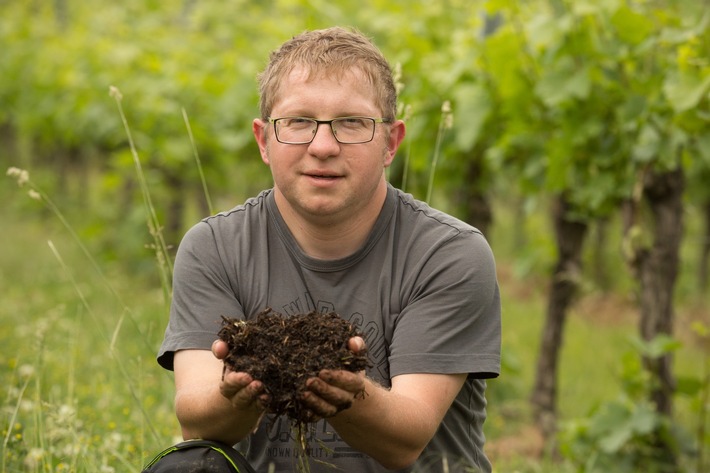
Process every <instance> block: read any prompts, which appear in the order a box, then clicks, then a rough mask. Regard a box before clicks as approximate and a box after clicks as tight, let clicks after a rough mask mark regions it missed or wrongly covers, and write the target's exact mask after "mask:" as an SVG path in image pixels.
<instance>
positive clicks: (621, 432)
mask: <svg viewBox="0 0 710 473" xmlns="http://www.w3.org/2000/svg"><path fill="white" fill-rule="evenodd" d="M632 435H633V431H632V430H631V429H630V428H629V426H628V425H624V426H621V427H619V428H617V429H615V430H612V431H611V432H610V433H609V434H608V435H606V436H604V437H602V438H601V439H600V440H599V448H600V449H601V450H602V451H604V452H605V453H616V452H618V451H619V450H621V448H622V447H623V446H624V445H626V442H628V441H629V440H630V439H631V436H632Z"/></svg>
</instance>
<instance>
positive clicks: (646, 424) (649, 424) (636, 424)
mask: <svg viewBox="0 0 710 473" xmlns="http://www.w3.org/2000/svg"><path fill="white" fill-rule="evenodd" d="M658 423H659V417H658V414H657V413H656V412H655V411H654V410H653V409H652V408H651V407H650V406H648V405H647V404H645V403H642V404H638V407H637V408H636V409H635V410H634V412H633V414H632V415H631V418H630V419H629V426H630V427H631V429H632V430H633V431H634V432H635V433H637V434H639V435H646V434H649V433H651V432H653V430H654V429H655V428H656V426H657V425H658Z"/></svg>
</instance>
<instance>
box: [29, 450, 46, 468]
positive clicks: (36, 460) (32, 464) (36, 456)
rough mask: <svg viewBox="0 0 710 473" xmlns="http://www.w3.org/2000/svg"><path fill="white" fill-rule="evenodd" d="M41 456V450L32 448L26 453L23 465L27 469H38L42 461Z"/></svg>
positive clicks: (42, 451)
mask: <svg viewBox="0 0 710 473" xmlns="http://www.w3.org/2000/svg"><path fill="white" fill-rule="evenodd" d="M43 456H44V450H42V449H41V448H33V449H31V450H30V451H29V452H28V453H27V456H26V457H25V461H24V464H25V466H26V467H27V468H28V469H32V470H34V469H36V468H37V467H39V464H40V461H41V460H42V457H43Z"/></svg>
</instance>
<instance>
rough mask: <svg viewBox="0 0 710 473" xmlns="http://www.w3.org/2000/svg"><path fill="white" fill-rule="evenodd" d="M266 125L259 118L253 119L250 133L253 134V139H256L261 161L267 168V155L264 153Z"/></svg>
mask: <svg viewBox="0 0 710 473" xmlns="http://www.w3.org/2000/svg"><path fill="white" fill-rule="evenodd" d="M268 125H269V124H268V123H266V122H264V121H263V120H261V119H259V118H255V119H254V121H253V122H252V124H251V131H252V132H253V133H254V139H256V144H257V145H258V146H259V153H261V160H262V161H264V164H266V165H267V166H268V165H269V153H267V151H266V134H267V130H268Z"/></svg>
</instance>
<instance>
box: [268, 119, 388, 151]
mask: <svg viewBox="0 0 710 473" xmlns="http://www.w3.org/2000/svg"><path fill="white" fill-rule="evenodd" d="M294 118H298V119H301V120H308V121H310V122H312V123H315V124H316V132H315V133H313V136H311V139H310V140H308V141H283V140H282V139H281V138H279V132H278V129H277V128H276V122H278V121H279V120H287V119H294ZM349 118H359V119H366V120H372V136H370V139H369V140H365V141H342V140H341V139H340V138H338V135H336V134H335V130H333V122H336V121H339V120H347V119H349ZM266 121H267V122H268V123H271V124H273V125H274V135H275V136H276V141H278V142H279V143H283V144H285V145H307V144H311V143H312V142H313V140H314V139H315V138H316V135H317V134H318V127H319V126H320V125H324V124H328V126H329V127H330V132H331V133H332V134H333V137H334V138H335V141H337V142H338V143H340V144H343V145H358V144H363V143H369V142H370V141H372V140H373V139H374V138H375V130H376V125H377V124H378V123H392V122H393V121H394V120H392V119H390V118H375V117H363V116H349V117H337V118H333V119H330V120H316V119H315V118H309V117H298V116H289V117H278V118H271V117H269V118H267V119H266Z"/></svg>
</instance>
